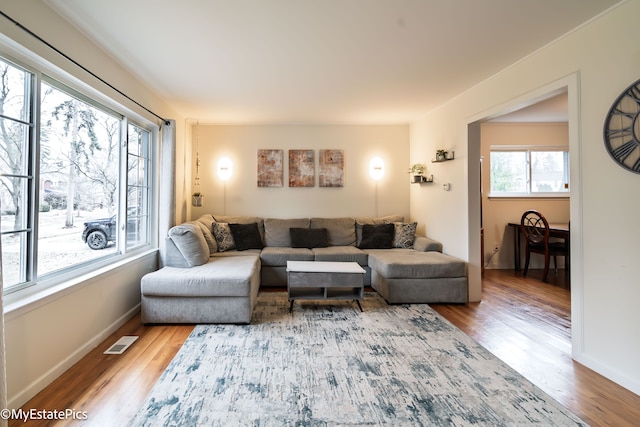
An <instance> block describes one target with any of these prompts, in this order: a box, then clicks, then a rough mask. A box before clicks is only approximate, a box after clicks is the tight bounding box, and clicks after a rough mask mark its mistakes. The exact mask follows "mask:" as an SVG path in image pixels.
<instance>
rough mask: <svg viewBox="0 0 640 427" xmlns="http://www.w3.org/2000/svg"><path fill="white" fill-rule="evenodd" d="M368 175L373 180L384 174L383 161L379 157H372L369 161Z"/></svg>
mask: <svg viewBox="0 0 640 427" xmlns="http://www.w3.org/2000/svg"><path fill="white" fill-rule="evenodd" d="M369 175H370V176H371V179H373V180H375V181H379V180H380V179H381V178H382V176H383V175H384V161H383V160H382V159H381V158H380V157H374V158H373V159H371V161H370V162H369Z"/></svg>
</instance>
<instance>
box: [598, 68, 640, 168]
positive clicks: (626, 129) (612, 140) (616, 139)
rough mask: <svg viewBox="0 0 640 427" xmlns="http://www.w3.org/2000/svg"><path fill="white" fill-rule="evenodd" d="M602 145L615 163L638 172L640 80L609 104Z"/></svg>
mask: <svg viewBox="0 0 640 427" xmlns="http://www.w3.org/2000/svg"><path fill="white" fill-rule="evenodd" d="M604 145H605V147H606V148H607V151H608V152H609V154H610V155H611V157H612V158H613V160H615V161H616V163H618V164H619V165H620V166H622V167H623V168H625V169H627V170H630V171H631V172H635V173H639V174H640V80H638V81H637V82H635V83H634V84H632V85H631V86H629V87H628V88H627V89H626V90H625V91H624V92H622V93H621V94H620V96H618V99H616V101H615V102H614V103H613V105H612V106H611V109H610V110H609V114H607V119H606V120H605V122H604Z"/></svg>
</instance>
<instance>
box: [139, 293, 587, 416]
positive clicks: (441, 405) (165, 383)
mask: <svg viewBox="0 0 640 427" xmlns="http://www.w3.org/2000/svg"><path fill="white" fill-rule="evenodd" d="M362 307H363V309H364V312H362V313H361V312H360V311H359V310H358V309H357V306H356V305H355V304H353V305H352V304H351V303H350V302H348V301H337V302H335V301H334V302H326V301H318V302H315V301H313V302H311V301H308V302H296V304H295V306H294V310H293V314H290V313H289V303H288V301H287V295H286V293H283V292H263V293H260V295H259V297H258V304H257V307H256V309H255V311H254V315H253V320H252V324H251V325H199V326H196V328H195V329H194V331H193V332H192V334H191V336H190V337H189V338H188V339H187V341H186V342H185V344H184V346H183V347H182V348H181V349H180V351H179V352H178V354H177V355H176V357H175V358H174V359H173V361H172V362H171V364H170V365H169V367H168V368H167V370H166V371H165V372H164V373H163V374H162V376H161V378H160V379H159V380H158V383H157V384H156V385H155V386H154V388H153V390H152V391H151V393H150V394H149V396H148V397H147V399H146V401H145V403H144V405H143V407H142V409H141V411H140V412H139V413H138V414H137V416H136V418H135V419H134V420H132V423H131V424H130V425H135V426H139V425H147V426H225V427H226V426H237V425H242V426H245V425H246V426H341V425H342V426H359V425H374V426H375V425H394V426H468V425H472V426H492V427H493V426H528V425H540V426H586V423H584V422H583V421H581V420H580V419H579V418H578V417H576V416H575V415H574V414H572V413H571V412H570V411H569V410H567V409H566V408H564V407H563V406H562V405H560V404H559V403H558V402H556V401H555V400H553V399H552V398H551V397H549V396H548V395H547V394H545V393H544V392H543V391H541V390H540V389H539V388H537V387H535V386H534V385H533V384H531V383H530V382H529V381H528V380H526V379H525V378H524V377H522V376H521V375H520V374H518V373H517V372H515V371H514V370H513V369H512V368H510V367H509V366H507V365H506V364H505V363H503V362H502V361H500V360H499V359H497V358H496V357H495V356H493V355H492V354H491V353H489V351H487V350H486V349H485V348H483V347H481V346H480V345H479V344H477V343H476V342H475V341H473V340H472V339H471V338H469V337H468V336H467V335H465V334H464V333H462V332H461V331H460V330H459V329H457V328H456V327H455V326H453V325H452V324H450V323H449V322H448V321H447V320H446V319H444V318H442V317H441V316H440V315H439V314H437V313H436V312H435V311H433V310H432V309H431V308H430V307H429V306H428V305H426V304H414V305H387V303H386V302H385V301H384V300H383V299H382V298H381V297H379V296H378V295H377V294H375V293H366V294H365V298H364V299H363V300H362Z"/></svg>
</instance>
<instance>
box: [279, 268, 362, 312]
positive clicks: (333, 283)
mask: <svg viewBox="0 0 640 427" xmlns="http://www.w3.org/2000/svg"><path fill="white" fill-rule="evenodd" d="M364 274H365V271H364V268H362V267H361V266H360V265H359V264H358V263H357V262H326V261H287V293H288V297H289V301H291V305H290V306H289V312H291V311H293V303H294V302H295V300H325V299H326V300H353V301H355V302H357V303H358V307H359V308H360V311H363V310H362V305H360V300H361V299H362V297H363V296H364Z"/></svg>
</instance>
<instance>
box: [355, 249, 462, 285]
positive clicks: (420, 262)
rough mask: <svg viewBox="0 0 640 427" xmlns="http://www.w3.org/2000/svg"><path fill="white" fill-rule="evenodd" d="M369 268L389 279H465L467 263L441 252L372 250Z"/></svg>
mask: <svg viewBox="0 0 640 427" xmlns="http://www.w3.org/2000/svg"><path fill="white" fill-rule="evenodd" d="M367 252H368V253H369V267H371V269H372V270H375V271H377V272H378V273H379V274H381V275H382V276H384V277H385V278H387V279H394V278H402V279H424V278H427V279H429V278H437V277H465V276H466V272H467V267H466V263H465V262H464V261H462V260H461V259H458V258H454V257H452V256H449V255H445V254H443V253H440V252H416V251H414V250H412V249H370V250H367Z"/></svg>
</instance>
